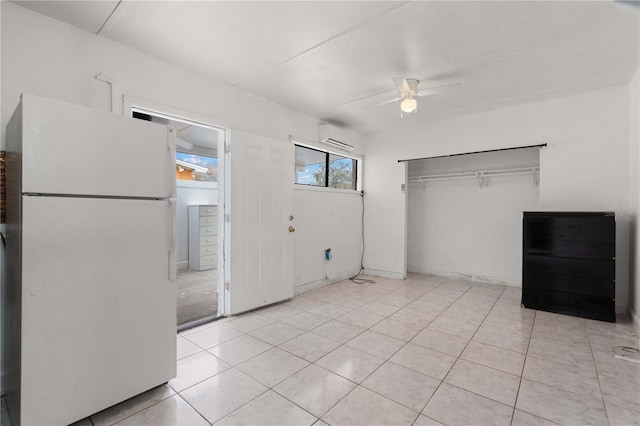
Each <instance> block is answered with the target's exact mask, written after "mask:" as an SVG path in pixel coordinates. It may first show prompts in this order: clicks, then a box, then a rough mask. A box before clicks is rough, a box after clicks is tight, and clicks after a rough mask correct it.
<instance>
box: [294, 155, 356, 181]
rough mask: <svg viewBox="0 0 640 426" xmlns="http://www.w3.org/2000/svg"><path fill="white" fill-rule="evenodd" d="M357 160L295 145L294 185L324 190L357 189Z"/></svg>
mask: <svg viewBox="0 0 640 426" xmlns="http://www.w3.org/2000/svg"><path fill="white" fill-rule="evenodd" d="M357 171H358V160H356V159H355V158H350V157H343V156H341V155H338V154H333V153H329V152H326V151H321V150H319V149H314V148H308V147H306V146H301V145H296V183H297V184H299V185H310V186H320V187H325V188H338V189H352V190H355V189H356V188H357V185H356V184H357Z"/></svg>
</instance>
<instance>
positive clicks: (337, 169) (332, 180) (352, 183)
mask: <svg viewBox="0 0 640 426" xmlns="http://www.w3.org/2000/svg"><path fill="white" fill-rule="evenodd" d="M329 187H330V188H340V189H356V160H354V159H352V158H346V157H341V156H339V155H335V154H329Z"/></svg>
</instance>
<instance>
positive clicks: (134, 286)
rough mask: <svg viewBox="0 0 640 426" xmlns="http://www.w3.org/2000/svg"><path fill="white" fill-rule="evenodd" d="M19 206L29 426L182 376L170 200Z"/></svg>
mask: <svg viewBox="0 0 640 426" xmlns="http://www.w3.org/2000/svg"><path fill="white" fill-rule="evenodd" d="M22 205H23V226H22V230H23V246H22V254H23V255H22V351H21V352H22V357H21V359H22V366H21V371H22V380H21V385H22V386H21V413H22V424H69V423H72V422H75V421H77V420H79V419H81V418H84V417H86V416H88V415H90V414H93V413H95V412H98V411H100V410H102V409H104V408H107V407H109V406H111V405H113V404H116V403H118V402H121V401H123V400H125V399H127V398H130V397H132V396H134V395H137V394H139V393H141V392H144V391H146V390H148V389H150V388H152V387H155V386H158V385H160V384H162V383H165V382H167V381H168V380H170V379H172V378H173V377H175V373H176V286H175V281H171V280H170V279H169V258H170V253H169V252H170V251H171V246H172V242H171V239H172V235H171V233H172V232H171V230H172V223H171V220H172V213H171V208H170V204H169V203H168V202H167V201H148V200H121V199H96V198H65V197H33V196H25V197H23V201H22Z"/></svg>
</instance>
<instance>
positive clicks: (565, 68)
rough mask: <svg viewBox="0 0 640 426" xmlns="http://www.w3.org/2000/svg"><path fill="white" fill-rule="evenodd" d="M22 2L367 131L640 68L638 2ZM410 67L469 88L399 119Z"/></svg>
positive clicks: (542, 94) (626, 76) (621, 79)
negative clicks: (398, 81) (399, 98)
mask: <svg viewBox="0 0 640 426" xmlns="http://www.w3.org/2000/svg"><path fill="white" fill-rule="evenodd" d="M16 3H18V4H20V5H22V6H24V7H28V8H30V9H33V10H36V11H38V12H41V13H44V14H46V15H49V16H51V17H53V18H56V19H59V20H62V21H65V22H68V23H70V24H72V25H75V26H77V27H80V28H83V29H86V30H88V31H91V32H93V33H97V34H98V33H99V34H100V35H101V36H104V37H107V38H109V39H112V40H115V41H117V42H120V43H122V44H125V45H128V46H131V47H133V48H135V49H137V50H139V51H142V52H145V53H147V54H150V55H153V56H155V57H157V58H160V59H163V60H165V61H167V62H171V63H174V64H176V65H179V66H181V67H183V68H186V69H190V70H192V71H196V72H199V73H203V74H207V75H210V76H211V77H212V78H215V79H218V80H221V81H224V82H225V83H227V84H229V85H231V86H236V87H239V88H242V89H244V90H247V91H249V92H252V93H255V94H257V95H259V96H263V97H265V98H268V99H270V100H272V101H274V102H277V103H279V104H282V105H285V106H288V107H290V108H293V109H296V110H299V111H302V112H304V113H307V114H309V115H312V116H314V117H317V118H320V119H322V120H325V121H328V122H331V123H334V124H337V125H343V126H346V127H350V128H352V129H355V130H358V131H363V132H366V131H375V130H379V129H381V128H390V127H391V128H393V127H397V126H406V125H412V124H415V123H417V122H421V121H428V120H433V119H438V118H443V117H449V116H454V115H459V114H465V113H470V112H476V111H482V110H486V109H490V108H496V107H500V106H508V105H515V104H520V103H525V102H531V101H535V100H541V99H546V98H550V97H555V96H561V95H567V94H573V93H578V92H581V91H585V90H593V89H596V88H600V87H605V86H608V85H613V84H622V83H626V82H628V81H629V80H630V79H631V77H632V76H633V74H634V73H635V72H636V70H637V68H638V48H639V47H638V46H639V41H638V37H639V30H638V27H639V17H638V15H639V13H640V12H639V9H638V8H636V7H634V6H629V5H623V4H621V3H614V2H608V1H599V2H598V1H596V2H593V1H588V2H580V1H555V2H554V1H549V2H542V1H539V2H535V1H532V2H516V1H496V2H491V1H471V2H457V1H440V2H435V1H418V2H379V1H370V2H355V1H327V2H321V1H299V2H287V1H258V2H248V1H240V2H234V1H231V2H225V1H215V2H214V1H195V2H192V1H126V0H124V1H90V2H87V1H17V2H16ZM398 76H403V77H413V78H417V79H419V80H422V83H421V85H420V88H425V87H429V86H431V85H440V84H445V83H449V82H461V83H462V89H461V90H458V91H456V92H454V93H448V94H440V95H436V96H432V97H428V98H421V99H420V100H419V114H417V115H415V116H413V115H412V116H410V117H405V118H403V119H401V118H400V114H399V106H398V105H397V104H387V105H384V106H380V107H372V105H373V104H376V103H378V102H381V101H384V100H386V99H389V98H393V97H396V94H397V93H396V91H395V88H394V85H393V82H392V80H391V79H392V78H393V77H398ZM372 95H373V96H372ZM363 98H366V99H363Z"/></svg>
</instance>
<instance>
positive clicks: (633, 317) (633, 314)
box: [627, 306, 640, 328]
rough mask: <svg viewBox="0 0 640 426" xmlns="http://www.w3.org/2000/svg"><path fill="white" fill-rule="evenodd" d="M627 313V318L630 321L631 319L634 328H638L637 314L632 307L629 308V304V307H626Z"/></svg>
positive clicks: (639, 326) (639, 324)
mask: <svg viewBox="0 0 640 426" xmlns="http://www.w3.org/2000/svg"><path fill="white" fill-rule="evenodd" d="M627 315H629V318H631V321H633V325H635V326H636V328H640V322H639V321H638V315H637V314H636V312H635V311H634V310H633V308H631V306H629V308H628V309H627Z"/></svg>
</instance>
